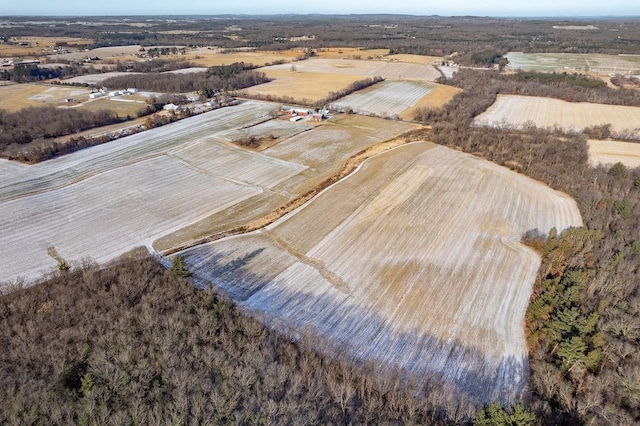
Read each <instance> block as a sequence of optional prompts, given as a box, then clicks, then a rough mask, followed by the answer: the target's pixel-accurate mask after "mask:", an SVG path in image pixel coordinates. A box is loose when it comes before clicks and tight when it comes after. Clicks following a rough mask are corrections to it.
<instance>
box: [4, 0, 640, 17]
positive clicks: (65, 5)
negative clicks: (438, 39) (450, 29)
mask: <svg viewBox="0 0 640 426" xmlns="http://www.w3.org/2000/svg"><path fill="white" fill-rule="evenodd" d="M226 13H234V14H249V15H251V14H277V13H298V14H305V13H402V14H413V15H444V16H448V15H480V16H603V15H617V16H631V15H633V16H638V15H640V1H639V0H612V1H607V0H537V1H535V0H534V1H532V0H528V1H522V2H519V1H517V0H437V1H428V0H427V1H425V0H368V1H366V0H320V1H317V0H307V1H305V0H303V1H295V0H103V1H96V0H57V1H51V0H26V1H15V0H13V1H12V0H0V16H2V15H194V14H200V15H214V14H226Z"/></svg>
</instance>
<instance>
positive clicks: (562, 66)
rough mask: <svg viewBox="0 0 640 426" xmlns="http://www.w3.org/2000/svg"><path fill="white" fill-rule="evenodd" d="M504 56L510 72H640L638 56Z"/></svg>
mask: <svg viewBox="0 0 640 426" xmlns="http://www.w3.org/2000/svg"><path fill="white" fill-rule="evenodd" d="M505 56H506V58H507V59H508V60H509V65H508V69H511V70H518V69H521V70H524V71H542V72H557V73H559V72H571V73H574V72H580V73H584V72H589V73H593V74H611V73H618V74H624V73H626V72H628V71H629V72H636V71H638V70H640V55H605V54H599V53H588V54H587V53H522V52H509V53H507V54H506V55H505Z"/></svg>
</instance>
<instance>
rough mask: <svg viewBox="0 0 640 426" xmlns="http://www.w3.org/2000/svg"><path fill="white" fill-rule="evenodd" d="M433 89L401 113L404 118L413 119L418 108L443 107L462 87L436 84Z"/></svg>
mask: <svg viewBox="0 0 640 426" xmlns="http://www.w3.org/2000/svg"><path fill="white" fill-rule="evenodd" d="M433 86H434V87H433V90H431V91H430V92H429V93H428V94H427V95H426V96H425V97H424V98H422V99H420V100H419V101H418V103H417V104H415V105H414V106H413V107H411V108H409V109H408V110H406V111H404V112H403V113H402V114H400V118H402V119H403V120H413V115H414V114H415V112H416V110H417V109H418V108H429V109H438V108H442V107H443V106H445V105H446V104H447V102H449V101H450V100H451V99H453V97H454V96H455V95H457V94H458V93H460V92H462V89H459V88H457V87H453V86H445V85H442V84H434V85H433Z"/></svg>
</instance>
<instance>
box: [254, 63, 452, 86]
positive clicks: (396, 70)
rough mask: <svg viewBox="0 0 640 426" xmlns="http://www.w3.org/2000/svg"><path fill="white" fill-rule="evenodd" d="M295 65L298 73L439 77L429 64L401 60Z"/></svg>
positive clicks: (286, 67)
mask: <svg viewBox="0 0 640 426" xmlns="http://www.w3.org/2000/svg"><path fill="white" fill-rule="evenodd" d="M295 66H296V71H297V73H299V74H304V73H320V74H340V75H353V76H360V77H361V78H364V77H376V76H380V77H383V78H388V79H397V80H422V81H435V80H436V79H437V78H439V77H440V73H439V72H438V70H436V69H435V68H434V67H433V66H431V65H423V64H415V63H402V62H388V61H373V60H372V61H367V60H358V59H327V58H311V59H307V60H304V61H298V62H296V63H295ZM290 68H291V64H280V65H271V66H269V67H264V68H262V69H261V71H264V72H266V73H267V75H269V71H272V70H286V71H290Z"/></svg>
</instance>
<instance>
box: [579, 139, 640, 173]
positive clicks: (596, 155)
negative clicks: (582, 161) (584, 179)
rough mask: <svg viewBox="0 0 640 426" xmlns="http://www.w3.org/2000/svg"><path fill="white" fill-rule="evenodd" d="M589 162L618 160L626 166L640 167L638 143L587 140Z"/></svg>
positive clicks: (596, 163) (639, 147)
mask: <svg viewBox="0 0 640 426" xmlns="http://www.w3.org/2000/svg"><path fill="white" fill-rule="evenodd" d="M587 142H588V144H589V162H590V163H591V165H593V166H597V165H598V164H615V163H617V162H620V163H622V164H624V165H625V166H627V167H640V143H635V142H622V141H610V140H604V141H601V140H589V141H587Z"/></svg>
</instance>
